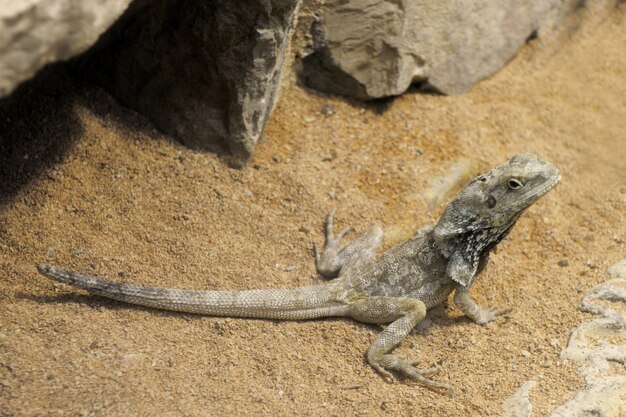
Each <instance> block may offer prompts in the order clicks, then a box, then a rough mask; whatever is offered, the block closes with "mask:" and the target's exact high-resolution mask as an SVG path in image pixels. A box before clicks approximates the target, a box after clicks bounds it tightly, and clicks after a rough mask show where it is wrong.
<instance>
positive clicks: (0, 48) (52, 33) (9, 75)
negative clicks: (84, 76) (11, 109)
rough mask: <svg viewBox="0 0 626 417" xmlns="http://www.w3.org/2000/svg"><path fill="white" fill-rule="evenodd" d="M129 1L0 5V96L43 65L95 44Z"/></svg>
mask: <svg viewBox="0 0 626 417" xmlns="http://www.w3.org/2000/svg"><path fill="white" fill-rule="evenodd" d="M129 3H130V0H108V1H89V0H8V1H2V2H1V5H0V97H4V96H6V95H8V94H10V93H11V92H12V91H13V90H14V89H15V87H17V86H18V85H19V83H20V82H22V81H24V80H26V79H28V78H30V77H31V76H33V75H34V74H35V73H36V72H37V70H39V69H40V68H41V67H43V66H44V65H46V64H48V63H50V62H54V61H58V60H63V59H67V58H70V57H72V56H74V55H76V54H79V53H81V52H83V51H84V50H85V49H87V48H88V47H89V46H91V45H92V44H94V43H95V42H96V40H97V39H98V36H100V34H101V33H102V32H104V31H105V30H106V29H107V28H108V27H109V26H111V25H112V24H113V22H114V21H115V20H116V19H117V18H118V17H119V16H120V15H121V14H122V13H123V12H124V10H125V9H126V7H127V6H128V4H129Z"/></svg>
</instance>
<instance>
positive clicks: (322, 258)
mask: <svg viewBox="0 0 626 417" xmlns="http://www.w3.org/2000/svg"><path fill="white" fill-rule="evenodd" d="M559 179H560V174H559V171H558V169H557V168H556V167H555V166H553V165H551V164H550V163H548V162H546V161H544V160H542V159H540V158H538V157H536V156H534V155H530V154H519V155H516V156H515V157H513V158H512V159H510V160H509V161H507V162H506V163H505V164H503V165H500V166H498V167H495V168H493V169H492V170H491V171H489V172H487V173H485V174H483V175H480V176H478V177H476V178H475V179H474V180H472V181H471V182H469V183H468V184H467V185H466V186H465V188H464V189H463V190H462V191H461V193H460V194H459V196H457V197H456V198H455V199H454V200H453V201H452V202H450V204H449V205H448V206H447V207H446V208H445V210H444V212H443V214H442V216H441V218H440V220H439V222H438V223H437V224H436V225H435V226H432V227H426V228H423V229H420V230H419V231H418V232H417V233H416V234H415V236H414V237H413V238H411V239H409V240H408V241H406V242H404V243H402V244H400V245H398V246H395V247H393V248H391V249H389V250H388V251H386V252H384V253H383V254H381V255H380V256H378V257H376V250H377V248H378V247H379V245H380V243H381V241H382V236H383V234H382V230H381V229H380V228H379V227H374V228H372V229H371V230H370V231H369V232H367V233H366V234H364V235H363V236H361V237H359V238H358V239H356V240H355V241H353V242H351V243H349V244H348V245H345V246H342V245H341V244H340V241H341V240H342V238H343V237H344V236H345V234H346V233H348V232H349V231H350V228H346V229H344V230H342V231H341V232H339V233H338V234H337V235H335V234H334V232H333V219H334V213H335V211H334V210H332V211H331V213H330V214H329V215H328V218H327V221H326V238H325V243H324V250H323V251H322V253H321V254H320V253H318V251H317V248H315V258H316V267H317V270H318V272H319V273H320V274H322V275H325V276H328V277H337V278H336V279H333V280H330V281H328V282H326V283H322V284H318V285H312V286H306V287H300V288H278V289H262V290H246V291H192V290H180V289H165V288H152V287H145V286H138V285H133V284H128V283H118V282H113V281H108V280H104V279H100V278H95V277H90V276H85V275H80V274H76V273H73V272H68V271H64V270H61V269H58V268H54V267H51V266H47V265H39V266H38V270H39V272H40V273H41V274H43V275H45V276H47V277H49V278H51V279H53V280H56V281H59V282H63V283H66V284H69V285H72V286H74V287H77V288H82V289H85V290H87V291H89V292H90V293H92V294H96V295H100V296H104V297H108V298H112V299H115V300H119V301H123V302H126V303H131V304H138V305H143V306H148V307H154V308H158V309H165V310H173V311H183V312H190V313H198V314H206V315H213V316H230V317H249V318H264V319H281V320H305V319H314V318H320V317H330V316H339V317H350V318H353V319H355V320H358V321H361V322H367V323H390V324H389V325H388V326H387V327H386V328H385V329H384V330H383V331H382V333H381V334H380V336H379V337H378V338H377V339H376V340H375V341H374V343H373V344H372V345H371V346H370V348H369V349H368V351H367V355H366V357H367V360H368V362H369V363H370V365H372V367H373V368H374V369H376V370H377V371H378V372H380V373H381V374H383V375H386V376H390V375H391V374H392V373H397V374H400V375H404V376H405V377H409V378H412V379H415V380H417V381H419V382H421V383H422V384H425V385H427V386H429V387H435V388H443V389H450V387H449V386H448V385H446V384H444V383H442V382H438V381H434V380H432V379H429V378H427V377H426V375H428V374H433V373H435V372H437V370H438V368H437V367H432V368H429V369H425V370H420V369H417V368H416V367H415V366H414V365H415V363H414V362H412V361H408V360H405V359H403V358H401V357H399V356H397V355H394V354H393V353H391V351H392V350H393V349H394V348H395V347H396V346H397V345H399V344H400V342H401V341H402V340H403V339H404V338H405V337H406V336H407V335H408V334H409V333H410V331H411V330H412V329H413V328H414V327H415V326H416V325H417V324H418V323H419V322H420V321H421V320H422V319H423V318H424V316H425V315H426V311H427V310H428V309H430V308H432V307H434V306H437V305H439V304H441V303H442V302H444V301H445V300H447V298H448V297H449V295H450V294H452V293H454V303H455V305H456V306H457V307H458V308H459V309H460V310H461V311H462V312H463V313H464V314H465V315H467V316H468V317H469V318H470V319H472V320H473V321H475V322H477V323H479V324H486V323H488V322H490V321H493V320H495V318H496V317H497V316H498V315H500V314H502V313H503V312H505V310H496V309H494V308H490V309H485V308H483V307H481V306H479V305H478V304H477V303H476V302H475V301H474V300H473V299H472V298H471V297H470V295H469V290H470V288H471V284H472V282H473V280H474V279H475V278H476V276H477V275H479V274H480V272H481V271H482V269H483V268H484V267H485V265H486V264H487V261H488V258H489V253H490V251H491V250H493V249H494V248H495V247H496V245H497V244H498V243H499V242H500V241H501V240H502V239H504V238H505V237H506V235H507V234H508V233H509V232H510V230H511V229H512V228H513V226H514V225H515V223H516V221H517V220H518V218H519V216H520V215H521V214H522V212H523V211H524V210H526V209H527V208H528V207H530V206H531V205H532V204H533V203H534V202H535V201H537V200H538V199H539V198H541V197H542V196H543V195H544V194H546V193H547V192H548V191H550V190H551V189H552V188H554V186H555V185H556V184H557V183H558V181H559Z"/></svg>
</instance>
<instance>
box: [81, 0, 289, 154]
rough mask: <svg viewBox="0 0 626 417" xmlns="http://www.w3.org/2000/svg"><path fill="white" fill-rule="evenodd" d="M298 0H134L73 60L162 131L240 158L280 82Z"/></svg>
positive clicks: (253, 140)
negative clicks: (94, 41) (89, 47)
mask: <svg viewBox="0 0 626 417" xmlns="http://www.w3.org/2000/svg"><path fill="white" fill-rule="evenodd" d="M297 6H298V0H245V1H239V2H232V1H228V0H214V1H210V2H198V1H192V0H187V1H177V0H164V1H158V2H155V1H151V0H136V1H135V2H133V4H132V5H131V7H130V8H129V9H128V11H127V12H126V13H125V15H124V16H123V17H122V18H121V19H120V20H119V21H118V22H117V23H116V24H115V25H114V26H113V27H112V28H111V30H110V32H109V33H107V34H106V36H104V37H103V38H102V39H101V41H100V42H99V43H98V44H97V45H96V46H95V47H94V48H92V50H90V52H89V53H88V54H86V55H85V56H83V57H81V58H80V60H79V61H78V68H79V69H80V71H82V72H83V73H84V74H86V75H88V76H89V77H91V78H93V79H95V80H97V81H98V82H99V83H101V84H102V85H104V86H105V87H106V88H107V89H108V90H110V91H111V92H112V93H113V95H114V96H115V97H116V98H118V99H119V100H120V101H122V102H123V103H124V104H126V105H128V106H130V107H132V108H134V109H136V110H137V111H139V112H140V113H142V114H144V115H146V116H147V117H148V118H150V119H151V120H152V122H153V123H154V124H155V125H156V126H157V127H158V128H160V129H161V130H162V131H164V132H165V133H169V134H171V135H173V136H175V137H177V138H178V139H179V140H180V141H181V142H183V143H184V144H186V145H188V146H190V147H193V148H200V149H210V150H214V151H218V152H221V151H226V152H228V153H230V154H231V155H232V159H231V161H232V162H233V163H234V164H235V165H241V164H243V163H245V162H246V161H247V160H248V158H249V157H250V155H251V154H252V151H253V149H254V146H255V145H256V142H257V141H258V140H259V138H260V136H261V134H262V132H263V128H264V127H265V123H266V121H267V118H268V117H269V115H270V113H271V111H272V108H273V106H274V102H275V100H276V97H277V93H278V90H279V84H280V78H281V72H282V69H283V66H284V61H285V56H286V50H287V48H288V45H289V39H290V34H291V30H292V26H293V22H294V20H295V15H296V11H297Z"/></svg>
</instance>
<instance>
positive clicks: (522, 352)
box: [520, 350, 530, 358]
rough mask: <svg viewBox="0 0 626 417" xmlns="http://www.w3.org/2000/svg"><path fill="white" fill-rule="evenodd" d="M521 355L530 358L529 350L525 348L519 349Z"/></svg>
mask: <svg viewBox="0 0 626 417" xmlns="http://www.w3.org/2000/svg"><path fill="white" fill-rule="evenodd" d="M520 353H521V355H522V356H523V357H525V358H530V352H529V351H527V350H521V351H520Z"/></svg>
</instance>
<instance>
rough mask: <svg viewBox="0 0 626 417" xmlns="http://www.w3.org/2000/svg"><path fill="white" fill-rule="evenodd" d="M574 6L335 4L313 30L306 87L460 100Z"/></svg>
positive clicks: (549, 1) (560, 2)
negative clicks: (429, 92) (424, 92)
mask: <svg viewBox="0 0 626 417" xmlns="http://www.w3.org/2000/svg"><path fill="white" fill-rule="evenodd" d="M571 4H572V1H570V0H499V1H493V0H437V1H432V0H330V1H328V2H326V4H325V5H324V6H323V7H322V10H321V11H320V18H319V20H318V21H317V22H316V23H315V24H314V26H313V28H312V34H313V40H314V46H313V47H314V49H315V52H314V53H313V54H311V55H309V56H308V57H306V58H305V60H304V70H303V76H304V78H305V82H306V83H307V84H309V85H310V86H312V87H314V88H318V89H320V90H322V91H327V92H333V93H339V94H344V95H348V96H352V97H354V98H357V99H375V98H381V97H386V96H395V95H398V94H401V93H403V92H404V91H406V89H407V88H408V87H409V86H410V85H411V84H413V83H418V82H424V83H427V85H428V86H429V87H431V88H434V89H435V90H438V91H439V92H442V93H444V94H460V93H463V92H465V91H467V90H468V89H469V88H470V87H471V86H472V85H474V84H475V83H476V82H478V81H480V80H481V79H483V78H486V77H488V76H490V75H491V74H493V73H494V72H495V71H497V70H498V69H499V68H501V67H502V66H503V65H504V64H505V63H506V62H507V61H509V60H510V59H511V57H513V55H514V54H515V53H516V52H517V50H518V49H519V48H520V46H522V45H523V44H524V43H525V42H526V40H527V39H528V37H529V36H531V35H532V34H534V33H536V31H537V30H538V29H540V28H541V25H542V23H543V22H544V21H545V20H546V19H547V18H549V17H550V18H551V17H553V16H554V15H555V10H559V9H561V8H564V7H572V6H571Z"/></svg>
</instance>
